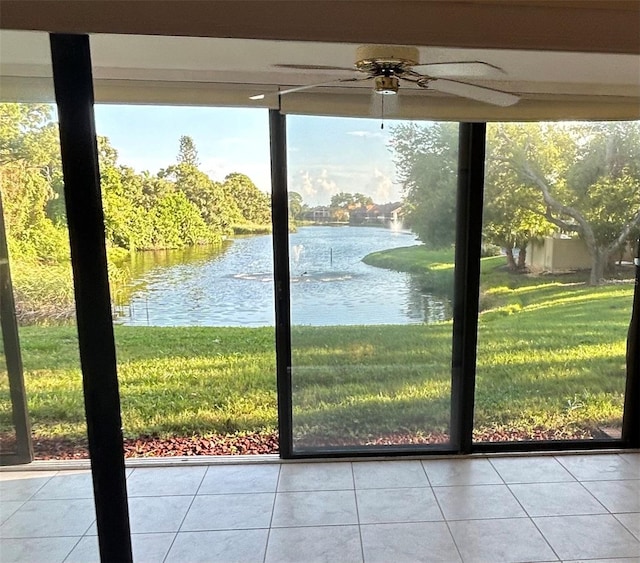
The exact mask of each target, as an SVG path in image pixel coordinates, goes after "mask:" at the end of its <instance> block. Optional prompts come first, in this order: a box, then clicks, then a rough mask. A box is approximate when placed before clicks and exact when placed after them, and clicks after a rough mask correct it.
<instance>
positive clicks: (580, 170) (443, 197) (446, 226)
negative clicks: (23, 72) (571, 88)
mask: <svg viewBox="0 0 640 563" xmlns="http://www.w3.org/2000/svg"><path fill="white" fill-rule="evenodd" d="M454 133H455V126H452V125H450V124H430V125H427V126H423V127H420V126H418V125H415V124H408V125H401V126H398V127H396V128H394V129H393V133H392V148H393V150H394V151H395V157H396V159H395V162H396V166H397V168H398V174H399V176H400V178H401V180H402V181H403V184H404V189H405V199H406V201H405V205H406V207H408V209H409V216H408V219H409V221H410V226H411V227H412V229H413V230H414V231H415V232H416V233H417V234H418V236H419V237H420V239H421V240H422V241H423V242H425V243H428V244H431V245H433V246H442V245H447V244H451V243H452V242H453V239H454V221H455V219H454V216H455V178H456V176H457V163H456V157H455V153H456V150H455V147H456V146H457V139H456V135H455V134H454ZM485 176H486V178H485V179H486V184H485V203H484V235H485V237H486V239H487V240H488V241H490V242H494V243H495V244H499V245H500V246H502V247H504V248H506V249H507V254H508V257H507V258H508V262H509V265H510V267H512V268H514V269H515V268H519V267H522V266H524V257H525V255H524V251H525V248H526V244H527V242H528V241H529V240H531V239H532V238H536V237H540V236H543V235H545V234H548V233H550V232H551V231H552V230H558V229H560V230H561V231H563V232H566V233H574V234H576V235H577V236H579V237H580V238H582V239H583V240H584V242H585V244H586V246H587V249H588V251H589V254H590V256H591V259H592V266H591V274H590V283H592V284H596V283H599V282H600V281H601V280H602V279H603V278H604V275H605V270H606V268H607V266H608V265H609V264H610V263H611V262H612V259H613V257H615V256H616V255H617V254H619V252H620V251H621V249H622V248H624V246H625V245H626V244H627V242H628V241H629V240H630V239H631V238H632V237H633V236H637V233H638V231H639V230H640V123H639V122H624V123H587V124H552V123H526V124H506V123H502V124H495V125H493V126H491V127H490V128H489V131H488V137H487V160H486V173H485ZM514 247H515V248H519V249H520V257H519V263H518V264H516V263H515V261H514V260H513V255H512V254H511V252H510V251H511V249H513V248H514Z"/></svg>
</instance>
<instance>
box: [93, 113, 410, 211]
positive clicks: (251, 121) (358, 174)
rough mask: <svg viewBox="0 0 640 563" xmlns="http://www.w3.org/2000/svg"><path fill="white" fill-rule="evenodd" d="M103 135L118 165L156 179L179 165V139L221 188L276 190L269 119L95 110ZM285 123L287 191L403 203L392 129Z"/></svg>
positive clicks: (355, 123)
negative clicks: (228, 181) (241, 183)
mask: <svg viewBox="0 0 640 563" xmlns="http://www.w3.org/2000/svg"><path fill="white" fill-rule="evenodd" d="M95 115H96V129H97V133H98V135H103V136H106V137H108V138H109V140H110V142H111V145H112V146H113V147H114V148H115V149H116V150H117V152H118V162H119V163H120V164H124V165H127V166H130V167H132V168H134V169H135V170H136V171H138V172H142V171H143V170H148V171H149V172H151V173H157V172H158V171H159V170H160V169H161V168H166V167H167V166H169V165H171V164H173V163H175V162H176V156H177V154H178V148H179V139H180V137H181V136H182V135H189V136H190V137H192V138H193V140H194V141H195V144H196V147H197V150H198V157H199V160H200V169H201V170H202V171H204V172H205V173H207V174H208V175H209V176H210V177H211V178H212V179H213V180H217V181H221V180H223V179H224V177H225V176H226V175H227V174H229V173H231V172H241V173H243V174H246V175H247V176H249V177H250V178H251V179H252V180H253V181H254V183H255V184H256V185H257V186H258V188H260V189H261V190H263V191H265V192H269V191H270V189H271V182H270V170H269V166H270V164H269V124H268V111H267V110H264V109H245V108H206V107H181V106H146V105H107V104H99V105H96V107H95ZM380 124H381V122H380V120H379V119H360V118H337V117H309V116H299V115H289V116H287V144H288V155H287V158H288V172H289V186H288V187H289V191H296V192H299V193H300V194H301V195H302V198H303V201H304V202H305V203H307V204H308V205H310V206H315V205H325V204H328V203H329V201H330V199H331V196H332V195H334V194H336V193H338V192H350V193H355V192H360V193H364V194H366V195H369V196H371V197H372V198H373V200H374V202H376V203H387V202H391V201H399V200H400V199H401V186H400V185H399V184H398V182H397V181H396V178H395V166H394V164H393V160H392V159H393V155H392V153H391V152H390V150H389V148H388V143H389V137H390V133H391V127H392V126H393V124H394V122H392V121H387V120H385V128H384V129H381V128H380Z"/></svg>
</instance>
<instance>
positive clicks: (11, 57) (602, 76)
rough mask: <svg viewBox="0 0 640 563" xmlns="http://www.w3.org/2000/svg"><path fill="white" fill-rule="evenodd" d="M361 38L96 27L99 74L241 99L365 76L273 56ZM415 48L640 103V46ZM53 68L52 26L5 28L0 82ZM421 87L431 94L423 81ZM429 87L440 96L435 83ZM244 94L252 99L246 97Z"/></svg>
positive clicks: (520, 85) (525, 84)
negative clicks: (228, 92) (636, 51)
mask: <svg viewBox="0 0 640 563" xmlns="http://www.w3.org/2000/svg"><path fill="white" fill-rule="evenodd" d="M357 47H358V45H356V44H349V43H315V42H292V41H288V42H287V41H265V40H247V39H219V38H197V37H161V36H160V37H159V36H135V35H92V36H91V49H92V60H93V64H94V78H95V79H96V83H97V84H98V83H100V82H101V81H103V82H105V83H108V81H127V82H131V81H136V82H138V81H144V82H145V83H147V84H152V83H154V82H162V83H168V84H173V85H181V86H185V85H186V86H189V85H191V86H196V84H195V83H199V84H197V86H198V87H199V88H202V87H203V86H204V85H206V86H207V88H213V89H215V88H220V89H221V90H224V89H225V88H227V89H228V88H229V87H230V85H231V86H236V85H237V87H238V88H240V90H239V91H241V92H242V103H243V105H244V100H245V96H246V97H247V98H248V95H249V94H251V93H258V92H261V91H267V92H268V91H275V90H277V89H278V87H288V86H299V85H306V84H312V83H315V82H324V81H328V80H331V79H333V78H334V77H335V78H347V77H350V76H359V73H357V71H354V72H353V73H350V72H345V71H319V70H313V71H310V70H290V69H279V68H275V67H274V66H273V65H275V64H282V63H288V64H309V65H335V66H341V67H352V66H353V63H354V62H355V52H356V48H357ZM419 52H420V63H423V64H424V63H431V62H444V61H446V62H450V61H474V60H477V61H484V62H487V63H491V64H492V65H496V66H498V67H500V68H502V69H503V70H504V74H501V73H496V75H495V76H491V77H483V78H482V79H474V78H469V80H468V81H469V82H473V83H475V84H479V85H485V86H490V87H493V88H498V89H502V90H506V91H509V92H513V93H516V94H518V95H520V96H522V98H523V100H554V99H555V100H566V101H571V100H573V101H579V100H582V99H585V100H587V99H588V100H592V101H593V100H594V97H595V98H596V99H598V98H599V99H600V100H601V101H602V102H603V103H612V102H617V101H620V102H625V103H626V104H631V105H634V104H635V105H636V106H637V107H638V108H640V55H629V54H600V53H575V52H551V51H544V52H543V51H516V50H488V49H457V48H439V47H420V48H419ZM50 76H51V63H50V60H49V45H48V36H47V34H45V33H42V32H24V31H8V30H2V31H0V80H2V82H0V86H2V85H3V83H4V84H9V83H10V81H11V80H14V78H11V77H40V78H42V77H50ZM114 83H115V82H114ZM139 83H140V84H142V82H139ZM165 86H166V84H165ZM346 88H349V90H347V89H346ZM370 88H371V83H370V82H367V83H364V84H349V85H344V84H343V85H339V86H333V87H324V88H321V89H318V90H317V91H314V92H315V93H327V94H331V93H336V92H354V90H353V89H365V90H364V91H368V90H369V89H370ZM412 89H413V90H419V89H417V88H416V87H415V86H412V85H410V84H408V83H407V84H406V85H402V86H401V94H402V93H403V92H404V93H405V95H409V94H410V93H411V92H410V91H411V90H412ZM96 90H98V87H96ZM357 91H361V90H357ZM416 93H417V94H419V95H420V96H424V95H425V94H426V93H425V92H424V91H422V90H419V91H418V92H416ZM428 95H429V96H430V97H431V96H443V95H440V94H434V93H431V92H429V93H428ZM157 96H158V94H155V95H152V96H151V98H152V100H153V101H158V97H157ZM5 97H6V96H5ZM445 99H447V98H446V97H445ZM113 101H117V100H113ZM522 103H523V102H520V104H522ZM246 104H247V105H250V104H251V102H250V101H249V100H246ZM520 104H518V105H520Z"/></svg>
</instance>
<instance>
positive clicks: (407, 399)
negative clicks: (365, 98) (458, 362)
mask: <svg viewBox="0 0 640 563" xmlns="http://www.w3.org/2000/svg"><path fill="white" fill-rule="evenodd" d="M287 138H288V145H289V149H288V154H287V157H288V168H289V178H288V185H289V193H288V199H289V274H290V279H289V281H290V299H291V303H290V311H291V400H292V435H293V451H294V452H296V453H305V452H316V451H323V450H325V451H326V450H336V449H337V450H340V449H356V450H358V449H371V448H379V447H383V448H384V447H392V446H394V447H398V446H400V447H405V446H406V447H410V448H421V447H424V446H432V445H435V444H439V445H443V444H447V443H448V442H449V433H450V432H449V421H450V403H451V398H450V391H451V353H452V320H451V318H452V306H451V303H452V290H453V273H454V269H453V262H454V239H455V215H456V204H455V201H456V184H457V174H456V170H457V141H458V126H457V124H441V123H431V122H424V123H411V122H395V123H389V124H387V127H386V129H383V130H381V129H380V123H379V121H377V120H368V119H345V118H327V117H303V116H289V117H288V118H287Z"/></svg>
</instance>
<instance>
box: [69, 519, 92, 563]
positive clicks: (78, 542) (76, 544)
mask: <svg viewBox="0 0 640 563" xmlns="http://www.w3.org/2000/svg"><path fill="white" fill-rule="evenodd" d="M89 527H91V526H89ZM85 537H88V536H86V535H83V536H81V537H79V538H78V541H77V542H76V543H75V544H73V547H72V548H71V549H70V550H69V553H67V555H66V556H65V558H64V559H63V560H62V563H65V561H67V560H68V559H69V557H70V555H71V554H72V553H73V551H74V550H75V548H76V547H78V545H79V544H80V542H81V541H82V539H83V538H85ZM96 537H97V536H96Z"/></svg>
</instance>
